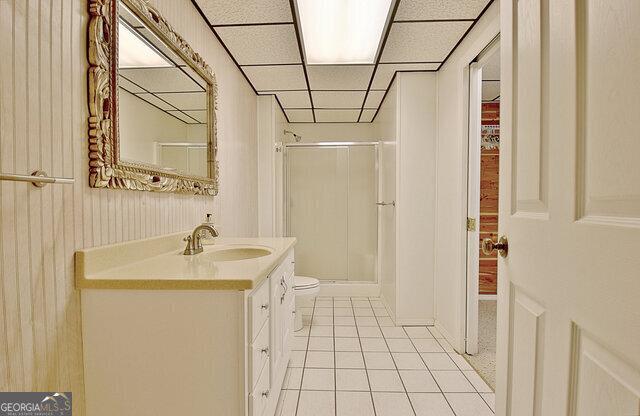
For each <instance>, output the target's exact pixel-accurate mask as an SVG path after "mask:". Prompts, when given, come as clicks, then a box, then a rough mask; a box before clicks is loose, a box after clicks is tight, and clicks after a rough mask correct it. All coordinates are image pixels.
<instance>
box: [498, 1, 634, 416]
mask: <svg viewBox="0 0 640 416" xmlns="http://www.w3.org/2000/svg"><path fill="white" fill-rule="evenodd" d="M501 19H502V33H501V44H502V47H501V50H502V63H503V66H502V95H501V104H502V106H501V107H502V109H501V113H502V114H501V119H502V125H501V133H502V137H501V151H500V158H501V159H500V184H501V185H500V233H501V234H504V235H507V236H508V238H509V246H510V247H509V253H508V256H507V257H506V258H501V260H500V262H499V276H500V280H499V283H498V284H499V289H498V290H499V293H498V298H499V307H498V331H499V332H498V369H497V382H498V385H497V414H499V415H514V416H525V415H545V416H546V415H550V416H554V415H566V414H568V415H580V416H582V415H593V416H605V415H606V416H618V415H620V416H622V415H638V414H639V413H640V133H639V124H638V122H639V121H640V24H639V23H638V22H639V21H640V1H638V0H573V1H570V0H566V1H556V0H519V1H518V0H503V1H502V2H501Z"/></svg>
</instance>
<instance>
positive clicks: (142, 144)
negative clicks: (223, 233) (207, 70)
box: [118, 1, 209, 177]
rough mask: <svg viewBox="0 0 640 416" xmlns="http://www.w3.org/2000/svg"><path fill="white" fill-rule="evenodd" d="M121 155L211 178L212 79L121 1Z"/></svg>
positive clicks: (160, 166) (148, 163) (141, 161)
mask: <svg viewBox="0 0 640 416" xmlns="http://www.w3.org/2000/svg"><path fill="white" fill-rule="evenodd" d="M118 43H119V45H118V47H119V51H118V103H119V121H118V122H119V126H118V130H119V145H120V159H121V160H126V161H129V162H134V163H144V164H147V165H154V166H156V167H158V168H161V169H163V170H166V171H169V172H176V173H185V174H189V175H196V176H201V177H208V176H209V174H208V169H207V148H208V126H207V122H208V117H207V114H208V110H207V108H208V103H207V82H206V81H205V80H204V79H203V78H202V77H201V76H200V75H198V73H197V72H196V71H195V70H194V69H192V68H191V67H190V66H188V65H187V64H186V63H185V61H184V60H182V59H181V58H180V57H179V56H178V55H177V54H176V53H174V52H173V51H172V50H171V48H170V47H168V46H167V45H166V44H165V43H164V42H163V41H162V40H161V39H160V38H159V37H157V36H156V35H155V34H154V33H153V32H152V31H151V30H150V29H149V28H148V27H147V26H146V25H145V24H144V23H143V22H142V21H141V20H140V19H139V18H138V17H136V15H135V14H134V13H132V11H131V10H130V9H129V8H128V7H127V6H126V4H124V3H123V2H122V1H120V5H119V25H118Z"/></svg>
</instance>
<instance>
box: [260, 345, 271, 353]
mask: <svg viewBox="0 0 640 416" xmlns="http://www.w3.org/2000/svg"><path fill="white" fill-rule="evenodd" d="M260 352H261V353H263V354H269V347H264V348H263V349H261V350H260Z"/></svg>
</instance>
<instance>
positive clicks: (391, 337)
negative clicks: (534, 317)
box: [276, 297, 495, 416]
mask: <svg viewBox="0 0 640 416" xmlns="http://www.w3.org/2000/svg"><path fill="white" fill-rule="evenodd" d="M302 312H303V321H304V323H305V327H304V328H303V329H302V330H301V331H298V332H296V333H295V335H296V336H295V339H294V345H293V350H294V351H293V353H292V355H291V360H290V362H289V369H288V370H287V376H286V378H285V381H284V386H283V389H282V391H281V393H280V398H279V400H278V408H277V410H276V415H278V416H405V415H406V416H427V415H428V416H485V415H486V416H490V415H493V414H494V413H493V407H494V401H495V396H494V393H493V392H492V391H491V389H490V388H489V387H488V386H487V384H486V383H485V382H484V381H483V380H482V378H480V376H478V374H477V373H476V372H475V371H474V370H473V368H472V367H471V366H470V365H469V364H468V363H467V361H466V360H465V359H464V358H463V357H462V356H460V355H458V354H457V353H456V352H455V351H454V350H453V348H451V346H450V345H449V344H448V343H447V341H446V340H444V339H443V338H442V336H441V335H440V334H439V333H438V332H437V331H436V330H435V329H434V328H433V327H426V326H405V327H397V326H394V324H393V321H392V320H391V318H389V314H388V313H387V311H386V309H385V307H384V305H383V304H382V302H381V301H380V299H377V298H362V297H352V298H348V297H334V298H330V297H319V298H317V299H316V300H315V301H313V300H310V301H309V303H308V304H307V305H305V306H304V307H303V308H302Z"/></svg>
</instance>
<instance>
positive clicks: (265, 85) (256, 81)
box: [242, 65, 307, 91]
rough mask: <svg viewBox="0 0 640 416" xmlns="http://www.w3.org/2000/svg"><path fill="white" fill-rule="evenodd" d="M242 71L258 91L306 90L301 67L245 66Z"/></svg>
mask: <svg viewBox="0 0 640 416" xmlns="http://www.w3.org/2000/svg"><path fill="white" fill-rule="evenodd" d="M242 70H243V71H244V73H245V74H246V75H247V78H249V81H250V82H251V84H253V87H254V88H255V89H256V90H258V91H275V90H300V89H306V88H307V82H306V81H305V78H304V71H303V70H302V65H281V66H245V67H242Z"/></svg>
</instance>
